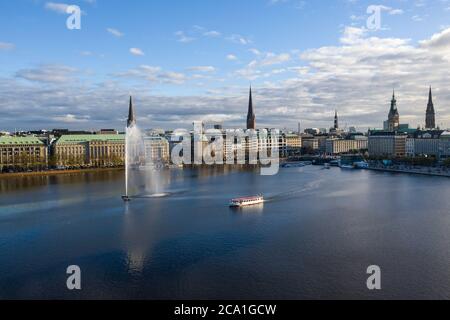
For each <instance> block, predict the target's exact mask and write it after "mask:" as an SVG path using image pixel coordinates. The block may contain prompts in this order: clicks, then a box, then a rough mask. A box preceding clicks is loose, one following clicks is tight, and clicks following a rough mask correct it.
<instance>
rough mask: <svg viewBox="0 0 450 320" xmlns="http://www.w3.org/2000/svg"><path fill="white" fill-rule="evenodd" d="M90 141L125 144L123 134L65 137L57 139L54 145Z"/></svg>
mask: <svg viewBox="0 0 450 320" xmlns="http://www.w3.org/2000/svg"><path fill="white" fill-rule="evenodd" d="M92 141H110V142H125V135H124V134H80V135H65V136H61V138H59V139H58V141H57V142H56V144H69V143H83V142H92Z"/></svg>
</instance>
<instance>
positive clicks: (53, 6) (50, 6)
mask: <svg viewBox="0 0 450 320" xmlns="http://www.w3.org/2000/svg"><path fill="white" fill-rule="evenodd" d="M67 7H69V5H68V4H66V3H58V2H46V3H45V9H47V10H51V11H54V12H57V13H61V14H66V10H67Z"/></svg>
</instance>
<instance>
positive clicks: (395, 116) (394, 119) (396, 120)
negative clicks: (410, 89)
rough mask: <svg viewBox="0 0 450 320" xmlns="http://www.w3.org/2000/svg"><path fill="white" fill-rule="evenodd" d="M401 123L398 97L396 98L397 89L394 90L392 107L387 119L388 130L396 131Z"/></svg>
mask: <svg viewBox="0 0 450 320" xmlns="http://www.w3.org/2000/svg"><path fill="white" fill-rule="evenodd" d="M399 125H400V115H399V113H398V109H397V99H396V98H395V89H394V90H393V91H392V100H391V108H390V110H389V116H388V121H387V128H386V129H387V130H389V131H396V130H397V129H398V127H399Z"/></svg>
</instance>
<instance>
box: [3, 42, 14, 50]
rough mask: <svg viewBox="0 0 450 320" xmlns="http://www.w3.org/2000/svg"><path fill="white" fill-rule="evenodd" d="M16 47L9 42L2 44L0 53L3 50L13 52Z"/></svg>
mask: <svg viewBox="0 0 450 320" xmlns="http://www.w3.org/2000/svg"><path fill="white" fill-rule="evenodd" d="M15 47H16V46H15V45H14V44H13V43H9V42H0V51H1V50H4V51H6V50H12V49H14V48H15Z"/></svg>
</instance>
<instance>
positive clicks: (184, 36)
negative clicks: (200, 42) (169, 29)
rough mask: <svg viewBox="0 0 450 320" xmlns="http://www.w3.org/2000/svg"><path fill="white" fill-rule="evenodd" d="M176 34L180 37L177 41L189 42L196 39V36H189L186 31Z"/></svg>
mask: <svg viewBox="0 0 450 320" xmlns="http://www.w3.org/2000/svg"><path fill="white" fill-rule="evenodd" d="M175 36H176V37H177V38H178V39H177V41H178V42H181V43H189V42H192V41H194V40H195V38H193V37H189V36H187V35H186V34H185V33H184V31H177V32H175Z"/></svg>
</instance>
